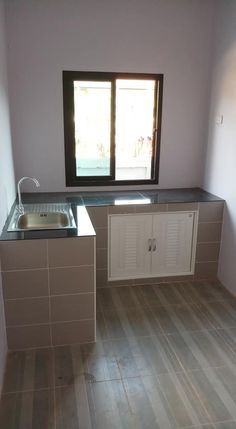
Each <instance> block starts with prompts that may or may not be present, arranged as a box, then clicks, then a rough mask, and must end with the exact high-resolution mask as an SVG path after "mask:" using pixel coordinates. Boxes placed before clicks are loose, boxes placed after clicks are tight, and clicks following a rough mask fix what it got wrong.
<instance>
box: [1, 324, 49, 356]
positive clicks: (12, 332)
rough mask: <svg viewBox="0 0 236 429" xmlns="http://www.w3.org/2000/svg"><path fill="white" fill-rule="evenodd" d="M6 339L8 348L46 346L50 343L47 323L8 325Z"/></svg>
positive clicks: (18, 348)
mask: <svg viewBox="0 0 236 429" xmlns="http://www.w3.org/2000/svg"><path fill="white" fill-rule="evenodd" d="M7 341H8V348H9V350H20V349H27V348H32V347H48V346H50V345H51V336H50V327H49V325H41V326H15V327H10V328H9V327H8V328H7Z"/></svg>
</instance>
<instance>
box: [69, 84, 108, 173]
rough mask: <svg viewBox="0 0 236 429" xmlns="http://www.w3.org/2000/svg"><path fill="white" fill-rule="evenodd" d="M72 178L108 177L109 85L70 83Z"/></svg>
mask: <svg viewBox="0 0 236 429" xmlns="http://www.w3.org/2000/svg"><path fill="white" fill-rule="evenodd" d="M74 114H75V142H76V148H75V152H76V176H110V174H111V172H110V156H111V153H110V152H111V148H110V140H111V82H88V81H74Z"/></svg>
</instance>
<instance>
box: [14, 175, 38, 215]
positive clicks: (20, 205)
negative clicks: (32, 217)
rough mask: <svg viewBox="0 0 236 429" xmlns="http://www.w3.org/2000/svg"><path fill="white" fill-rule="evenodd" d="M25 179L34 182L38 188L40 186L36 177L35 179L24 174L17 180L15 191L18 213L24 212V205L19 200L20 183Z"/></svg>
mask: <svg viewBox="0 0 236 429" xmlns="http://www.w3.org/2000/svg"><path fill="white" fill-rule="evenodd" d="M26 179H29V180H32V181H33V182H34V183H35V185H36V186H37V188H39V186H40V183H39V181H38V180H37V179H35V178H34V177H28V176H25V177H22V178H21V179H20V180H19V182H18V184H17V192H18V211H19V213H20V214H24V206H23V204H22V201H21V191H20V185H21V183H22V182H23V181H24V180H26Z"/></svg>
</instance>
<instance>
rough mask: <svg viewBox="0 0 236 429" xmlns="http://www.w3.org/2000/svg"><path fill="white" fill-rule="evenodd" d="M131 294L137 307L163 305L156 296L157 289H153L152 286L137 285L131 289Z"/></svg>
mask: <svg viewBox="0 0 236 429" xmlns="http://www.w3.org/2000/svg"><path fill="white" fill-rule="evenodd" d="M133 293H134V294H135V296H136V299H137V301H138V303H139V305H141V306H144V305H147V306H150V305H155V306H162V305H163V303H162V301H161V299H160V297H159V296H158V288H157V289H155V286H152V285H138V286H135V287H133Z"/></svg>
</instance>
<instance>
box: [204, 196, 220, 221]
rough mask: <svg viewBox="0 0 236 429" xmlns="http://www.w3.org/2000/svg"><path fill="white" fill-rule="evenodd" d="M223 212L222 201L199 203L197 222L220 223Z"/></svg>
mask: <svg viewBox="0 0 236 429" xmlns="http://www.w3.org/2000/svg"><path fill="white" fill-rule="evenodd" d="M223 210H224V201H222V202H221V201H216V202H211V203H199V222H221V221H222V218H223Z"/></svg>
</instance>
